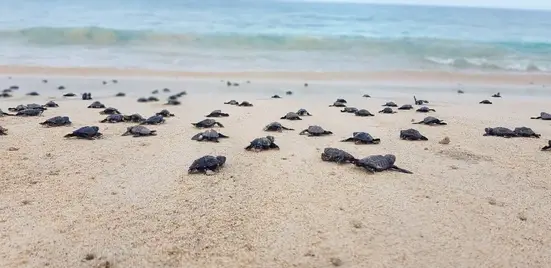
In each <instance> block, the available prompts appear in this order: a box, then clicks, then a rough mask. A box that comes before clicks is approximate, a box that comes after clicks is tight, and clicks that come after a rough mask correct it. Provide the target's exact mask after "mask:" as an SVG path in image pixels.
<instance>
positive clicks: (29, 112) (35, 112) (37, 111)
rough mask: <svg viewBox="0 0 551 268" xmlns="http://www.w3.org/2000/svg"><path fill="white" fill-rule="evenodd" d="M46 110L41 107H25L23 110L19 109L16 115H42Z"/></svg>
mask: <svg viewBox="0 0 551 268" xmlns="http://www.w3.org/2000/svg"><path fill="white" fill-rule="evenodd" d="M43 112H44V110H40V109H25V110H22V111H18V112H17V113H16V114H15V115H16V116H39V115H42V113H43Z"/></svg>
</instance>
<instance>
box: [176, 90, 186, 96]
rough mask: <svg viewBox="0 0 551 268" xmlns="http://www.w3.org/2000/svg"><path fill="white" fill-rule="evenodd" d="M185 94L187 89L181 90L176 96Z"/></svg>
mask: <svg viewBox="0 0 551 268" xmlns="http://www.w3.org/2000/svg"><path fill="white" fill-rule="evenodd" d="M185 95H187V91H185V90H184V91H180V93H178V94H176V96H178V97H182V96H185Z"/></svg>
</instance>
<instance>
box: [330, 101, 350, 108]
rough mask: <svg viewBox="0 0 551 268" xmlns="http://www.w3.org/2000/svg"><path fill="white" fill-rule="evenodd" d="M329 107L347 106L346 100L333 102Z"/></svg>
mask: <svg viewBox="0 0 551 268" xmlns="http://www.w3.org/2000/svg"><path fill="white" fill-rule="evenodd" d="M329 107H346V103H345V102H340V101H336V102H334V103H333V104H331V105H329Z"/></svg>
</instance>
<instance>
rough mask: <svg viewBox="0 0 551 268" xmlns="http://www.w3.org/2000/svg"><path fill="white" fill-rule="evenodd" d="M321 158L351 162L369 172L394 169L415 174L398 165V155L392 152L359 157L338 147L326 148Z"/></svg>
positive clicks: (338, 161)
mask: <svg viewBox="0 0 551 268" xmlns="http://www.w3.org/2000/svg"><path fill="white" fill-rule="evenodd" d="M321 160H323V161H326V162H335V163H338V164H345V163H351V164H354V165H356V166H357V167H361V168H364V169H365V170H367V171H368V172H371V173H374V172H382V171H385V170H393V171H398V172H402V173H408V174H413V173H412V172H411V171H409V170H406V169H403V168H400V167H397V166H396V165H395V164H394V163H396V156H395V155H392V154H387V155H370V156H367V157H364V158H361V159H358V158H356V157H354V156H353V155H351V154H350V153H348V152H346V151H344V150H341V149H337V148H331V147H328V148H325V149H324V150H323V153H321Z"/></svg>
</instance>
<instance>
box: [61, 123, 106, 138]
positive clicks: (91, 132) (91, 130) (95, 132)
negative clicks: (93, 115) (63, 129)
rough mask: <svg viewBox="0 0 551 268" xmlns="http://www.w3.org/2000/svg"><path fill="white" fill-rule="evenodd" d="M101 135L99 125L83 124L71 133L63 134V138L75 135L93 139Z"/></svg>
mask: <svg viewBox="0 0 551 268" xmlns="http://www.w3.org/2000/svg"><path fill="white" fill-rule="evenodd" d="M102 136H103V134H101V133H100V132H99V127H97V126H85V127H81V128H79V129H77V130H75V131H73V133H69V134H67V135H65V138H71V137H76V138H80V139H88V140H94V139H97V138H101V137H102Z"/></svg>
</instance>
